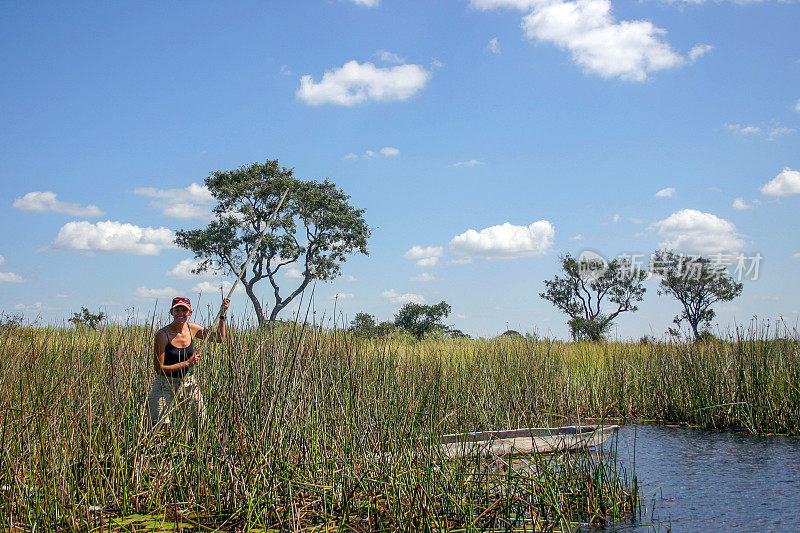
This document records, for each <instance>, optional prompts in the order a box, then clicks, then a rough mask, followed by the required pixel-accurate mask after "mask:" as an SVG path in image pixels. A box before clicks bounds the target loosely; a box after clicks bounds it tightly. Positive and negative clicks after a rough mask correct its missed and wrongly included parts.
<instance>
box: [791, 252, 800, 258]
mask: <svg viewBox="0 0 800 533" xmlns="http://www.w3.org/2000/svg"><path fill="white" fill-rule="evenodd" d="M792 259H800V252H797V253H796V254H792Z"/></svg>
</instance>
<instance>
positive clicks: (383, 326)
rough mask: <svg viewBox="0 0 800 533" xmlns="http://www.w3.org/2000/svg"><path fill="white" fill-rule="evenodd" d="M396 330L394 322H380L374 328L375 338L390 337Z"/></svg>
mask: <svg viewBox="0 0 800 533" xmlns="http://www.w3.org/2000/svg"><path fill="white" fill-rule="evenodd" d="M395 330H397V326H395V324H394V322H392V321H391V320H384V321H383V322H380V323H379V324H378V325H377V326H375V336H376V337H385V336H387V335H390V334H391V333H392V332H394V331H395Z"/></svg>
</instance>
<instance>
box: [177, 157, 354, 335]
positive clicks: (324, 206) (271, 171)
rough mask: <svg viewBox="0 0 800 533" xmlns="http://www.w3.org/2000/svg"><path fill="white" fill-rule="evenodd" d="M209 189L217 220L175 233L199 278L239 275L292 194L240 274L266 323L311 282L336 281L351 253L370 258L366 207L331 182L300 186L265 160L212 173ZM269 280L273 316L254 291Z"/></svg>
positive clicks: (288, 171) (274, 163) (287, 172)
mask: <svg viewBox="0 0 800 533" xmlns="http://www.w3.org/2000/svg"><path fill="white" fill-rule="evenodd" d="M205 184H206V186H207V187H208V189H209V191H211V194H212V195H213V196H214V198H215V199H216V200H217V205H216V206H215V207H214V214H215V217H214V219H213V220H212V221H211V222H210V223H209V225H208V226H207V227H206V228H204V229H198V230H188V231H184V230H181V231H178V232H177V237H176V239H175V242H176V243H177V244H178V245H179V246H181V247H183V248H187V249H189V250H191V251H193V252H194V254H195V258H197V259H199V260H200V264H199V266H198V267H197V268H196V269H195V270H194V272H195V273H199V272H204V271H207V270H210V269H211V270H213V269H220V270H222V271H223V272H224V273H227V274H232V275H234V276H238V275H239V272H241V271H242V268H243V267H244V263H245V261H246V259H247V257H248V255H249V254H250V252H251V251H252V249H253V246H255V245H256V243H257V241H258V237H259V235H260V234H261V231H262V230H263V229H264V225H265V224H266V223H267V222H268V219H269V217H270V215H271V214H272V212H273V211H274V210H275V208H276V206H277V204H278V201H279V199H280V197H281V196H282V194H283V192H284V191H285V190H287V189H288V190H289V194H288V196H287V197H286V200H285V201H284V204H283V206H282V207H281V209H280V211H279V213H278V214H277V216H276V220H275V221H274V223H273V225H272V228H271V229H270V230H269V231H268V232H267V234H266V236H265V238H264V241H263V242H262V243H261V245H260V246H259V247H258V249H257V250H256V252H255V255H254V256H253V260H252V262H251V263H250V266H249V272H247V273H245V275H244V276H243V277H242V285H243V286H244V289H245V292H246V293H247V296H248V297H249V298H250V301H251V302H252V303H253V307H254V309H255V312H256V317H257V318H258V322H259V324H261V325H263V324H265V323H266V322H267V320H269V321H270V322H272V321H274V320H275V319H276V317H277V316H278V313H280V311H281V310H282V309H284V308H285V307H286V306H287V305H289V303H290V302H291V301H292V300H294V299H295V297H297V296H298V295H299V294H300V293H302V292H303V290H305V288H306V287H308V285H309V283H311V282H312V281H313V280H322V281H328V280H332V279H334V278H336V277H337V276H338V275H339V273H340V272H341V263H343V262H344V261H346V259H347V256H348V255H349V254H352V253H356V252H360V253H362V254H365V255H367V254H368V251H367V239H368V238H369V236H370V229H369V227H368V226H367V223H366V222H365V221H364V218H363V216H362V215H363V213H364V210H363V209H356V208H355V207H353V206H351V205H350V203H349V202H348V200H349V199H350V197H349V196H347V195H346V194H344V193H343V192H342V191H341V190H340V189H339V188H337V187H336V185H334V184H333V183H331V182H330V181H328V180H327V179H326V180H325V181H323V182H315V181H301V180H299V179H297V178H295V177H294V175H293V171H292V170H291V169H287V168H285V167H281V166H280V165H279V164H278V161H277V160H273V161H270V160H268V161H266V162H265V163H254V164H252V165H249V166H243V167H241V168H238V169H235V170H229V171H224V172H223V171H216V172H213V173H212V174H211V175H210V176H209V177H208V178H206V180H205ZM292 265H297V268H298V270H300V278H299V279H300V281H299V283H298V285H297V286H296V287H293V288H291V289H287V291H286V293H282V292H281V287H280V285H279V279H278V276H277V274H278V272H280V271H281V270H282V269H284V268H288V267H290V266H292ZM265 278H266V279H268V280H269V283H270V285H271V286H272V295H273V299H274V302H275V303H274V306H273V307H272V310H271V312H270V313H269V318H268V319H267V317H266V314H265V313H264V309H263V308H262V306H261V302H260V301H259V299H258V297H257V296H256V293H255V284H256V283H258V282H259V281H261V280H263V279H265ZM283 279H284V280H285V279H288V278H283ZM281 283H283V281H282V280H281ZM284 294H285V295H284Z"/></svg>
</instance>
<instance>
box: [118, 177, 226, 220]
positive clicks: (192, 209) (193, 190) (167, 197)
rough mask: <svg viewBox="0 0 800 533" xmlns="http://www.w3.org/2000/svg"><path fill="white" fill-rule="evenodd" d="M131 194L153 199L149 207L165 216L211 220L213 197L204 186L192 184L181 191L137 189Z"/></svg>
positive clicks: (152, 188)
mask: <svg viewBox="0 0 800 533" xmlns="http://www.w3.org/2000/svg"><path fill="white" fill-rule="evenodd" d="M133 192H134V193H135V194H138V195H141V196H147V197H148V198H154V200H153V201H152V202H150V205H151V206H153V207H155V208H157V209H160V210H161V212H162V213H164V214H165V215H167V216H170V217H173V218H180V219H191V218H197V219H203V220H207V219H209V218H211V204H213V203H214V196H213V195H212V194H211V191H209V190H208V187H206V186H205V185H200V184H198V183H192V184H191V185H189V186H188V187H186V188H183V189H156V188H155V187H137V188H135V189H134V190H133Z"/></svg>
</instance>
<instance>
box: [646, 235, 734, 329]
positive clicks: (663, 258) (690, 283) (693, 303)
mask: <svg viewBox="0 0 800 533" xmlns="http://www.w3.org/2000/svg"><path fill="white" fill-rule="evenodd" d="M652 262H653V271H654V272H655V273H656V274H658V275H659V276H660V277H661V282H660V283H659V289H658V294H666V295H670V296H672V297H674V298H675V299H676V300H678V301H679V302H680V303H681V305H682V306H683V311H682V312H681V313H680V314H679V315H677V316H676V317H675V319H674V320H673V322H674V323H675V325H676V326H677V327H680V325H681V323H682V322H683V321H684V320H685V321H686V322H687V323H688V324H689V327H690V328H691V331H692V335H693V336H694V339H695V340H700V339H701V338H702V337H703V336H704V334H706V331H704V330H701V328H708V327H709V326H710V325H711V321H712V320H713V319H714V317H715V316H716V313H715V311H714V309H712V307H711V306H713V305H714V304H715V303H717V302H729V301H731V300H733V299H734V298H736V297H737V296H739V295H740V294H741V293H742V289H743V285H742V284H741V283H737V282H736V281H735V280H734V279H733V277H731V275H730V274H729V273H728V272H727V271H726V270H725V269H724V268H723V267H722V266H721V265H717V264H715V263H713V262H712V261H711V259H708V258H706V257H702V256H685V255H683V254H676V253H675V252H673V251H670V250H659V251H657V252H655V253H654V254H653V261H652ZM670 332H671V333H673V334H677V333H678V330H677V329H670Z"/></svg>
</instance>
